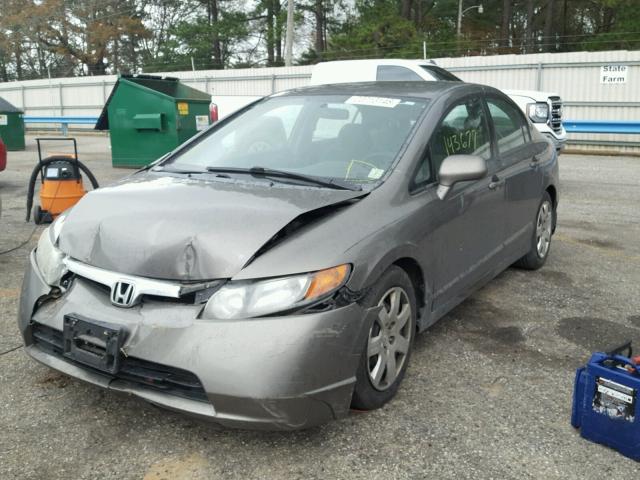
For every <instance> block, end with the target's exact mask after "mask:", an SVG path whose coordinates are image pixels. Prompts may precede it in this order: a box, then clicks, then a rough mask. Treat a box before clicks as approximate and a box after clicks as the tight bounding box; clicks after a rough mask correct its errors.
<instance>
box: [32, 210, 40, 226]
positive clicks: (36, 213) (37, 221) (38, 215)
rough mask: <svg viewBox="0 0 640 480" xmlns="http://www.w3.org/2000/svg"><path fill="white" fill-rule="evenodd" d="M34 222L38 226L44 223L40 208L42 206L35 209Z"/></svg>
mask: <svg viewBox="0 0 640 480" xmlns="http://www.w3.org/2000/svg"><path fill="white" fill-rule="evenodd" d="M33 221H34V222H35V224H36V225H40V224H41V223H42V209H41V208H40V205H36V206H35V207H33Z"/></svg>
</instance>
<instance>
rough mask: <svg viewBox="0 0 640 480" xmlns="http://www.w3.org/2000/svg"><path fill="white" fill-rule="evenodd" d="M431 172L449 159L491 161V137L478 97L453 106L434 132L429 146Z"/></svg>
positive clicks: (435, 170)
mask: <svg viewBox="0 0 640 480" xmlns="http://www.w3.org/2000/svg"><path fill="white" fill-rule="evenodd" d="M430 149H431V163H432V164H433V171H434V172H437V171H438V170H439V169H440V165H441V164H442V161H443V160H444V159H445V158H447V157H448V156H449V155H462V154H466V155H478V156H480V157H482V158H484V159H485V160H489V159H490V158H491V136H490V135H489V127H488V123H487V118H486V115H485V109H484V107H483V105H482V100H481V98H480V97H472V98H467V99H465V100H463V101H462V102H460V103H459V104H457V105H455V106H454V107H453V108H452V109H451V110H449V113H448V114H447V115H446V116H445V117H444V119H443V120H442V122H441V123H440V125H439V126H438V127H437V128H436V130H435V132H434V134H433V137H432V138H431V142H430Z"/></svg>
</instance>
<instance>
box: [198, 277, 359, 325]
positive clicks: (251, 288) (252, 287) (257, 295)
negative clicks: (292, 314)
mask: <svg viewBox="0 0 640 480" xmlns="http://www.w3.org/2000/svg"><path fill="white" fill-rule="evenodd" d="M350 270H351V269H350V267H349V265H339V266H337V267H333V268H328V269H326V270H320V271H319V272H314V273H305V274H302V275H293V276H290V277H280V278H271V279H268V280H257V281H242V282H229V283H228V284H226V285H225V286H223V287H222V288H221V289H220V290H218V291H217V292H216V293H214V294H213V295H212V296H211V298H210V299H209V301H208V302H207V304H206V306H205V308H204V311H203V312H202V317H203V318H208V319H220V320H229V319H238V318H252V317H260V316H263V315H269V314H271V313H276V312H281V311H284V310H289V309H291V308H295V307H299V306H303V305H306V304H309V303H311V302H313V301H316V300H318V299H321V298H324V297H327V296H329V295H330V294H332V293H333V292H335V291H336V290H337V289H338V288H340V287H341V286H342V285H344V284H345V282H346V280H347V277H348V276H349V272H350Z"/></svg>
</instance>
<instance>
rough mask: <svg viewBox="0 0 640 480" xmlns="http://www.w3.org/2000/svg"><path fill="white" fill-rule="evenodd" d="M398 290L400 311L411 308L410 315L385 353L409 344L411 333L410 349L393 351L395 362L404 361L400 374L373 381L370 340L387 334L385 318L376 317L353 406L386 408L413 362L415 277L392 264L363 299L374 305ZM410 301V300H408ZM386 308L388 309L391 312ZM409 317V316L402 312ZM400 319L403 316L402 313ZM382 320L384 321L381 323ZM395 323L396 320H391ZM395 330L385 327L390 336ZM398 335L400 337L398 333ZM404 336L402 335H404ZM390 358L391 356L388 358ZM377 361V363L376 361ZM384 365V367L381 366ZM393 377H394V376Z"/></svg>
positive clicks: (358, 379)
mask: <svg viewBox="0 0 640 480" xmlns="http://www.w3.org/2000/svg"><path fill="white" fill-rule="evenodd" d="M394 292H395V293H398V295H399V297H398V298H400V307H399V310H398V312H399V313H402V312H404V307H405V306H407V305H408V306H409V307H410V309H411V310H410V313H409V318H408V319H407V320H406V323H405V324H403V325H404V326H403V327H402V328H400V329H399V330H398V331H397V332H396V333H395V334H394V335H391V336H389V337H387V338H385V340H386V346H385V347H384V352H385V353H384V355H389V353H387V352H390V351H391V349H392V348H399V346H400V345H407V336H408V348H407V352H406V353H401V352H396V351H395V350H394V351H393V353H392V354H393V356H394V359H395V361H396V362H397V361H398V360H399V359H401V360H402V364H401V366H400V368H399V371H398V370H396V371H398V373H397V376H396V377H395V379H393V381H389V382H388V385H384V386H381V385H378V387H376V386H374V383H373V382H374V380H372V378H371V375H370V373H369V372H370V365H372V364H371V363H370V362H371V361H372V359H374V358H376V357H375V356H374V357H371V358H369V355H368V347H369V339H370V336H371V335H372V334H374V332H376V330H377V335H376V336H375V337H374V340H375V338H381V337H382V336H383V332H382V330H383V329H382V327H381V326H380V323H382V320H379V319H374V320H373V322H372V324H371V325H369V328H368V332H369V333H368V335H367V338H366V339H365V344H364V345H363V352H362V356H361V358H360V363H359V365H358V371H357V373H356V385H355V388H354V392H353V398H352V400H351V407H352V408H355V409H358V410H374V409H376V408H380V407H382V406H383V405H384V404H385V403H387V402H388V401H389V400H391V399H392V398H393V397H394V396H395V395H396V392H397V391H398V387H399V386H400V383H401V382H402V379H403V378H404V375H405V372H406V371H407V366H408V365H409V360H410V357H411V350H412V347H413V341H414V339H415V335H416V313H417V310H416V297H415V291H414V288H413V284H412V283H411V279H410V278H409V275H407V273H406V272H405V271H404V270H403V269H402V268H400V267H398V266H395V265H392V266H391V267H389V268H388V269H387V270H386V271H385V272H384V273H383V274H382V276H381V277H380V279H379V280H378V281H377V282H376V283H375V284H374V286H373V288H371V290H370V291H369V293H367V295H366V297H365V298H364V300H363V304H364V305H365V307H367V308H370V307H373V306H376V305H378V304H380V302H381V301H382V300H383V299H390V298H391V296H392V295H393V293H394ZM401 292H404V293H405V295H406V297H404V296H403V295H402V293H401ZM405 300H406V303H405ZM386 305H387V304H386V303H385V307H383V308H384V309H385V312H386V311H387V308H386ZM389 310H391V306H390V304H389ZM402 316H405V317H406V315H402ZM398 318H400V315H399V316H398ZM378 322H380V323H378ZM391 323H395V322H391ZM390 331H391V330H385V332H386V335H389V332H390ZM395 335H397V336H395ZM401 336H402V338H401ZM398 339H400V340H402V343H398V342H399V340H398ZM382 355H383V354H382V353H381V354H380V355H378V357H377V358H379V359H380V361H382V358H383V357H382ZM386 358H388V357H386ZM373 363H376V364H377V362H376V361H375V360H374V361H373ZM379 368H381V367H379ZM387 374H388V373H387V370H386V367H385V373H384V375H383V376H384V377H386V376H387ZM391 378H393V377H391ZM379 383H383V380H380V381H379Z"/></svg>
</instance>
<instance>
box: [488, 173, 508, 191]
mask: <svg viewBox="0 0 640 480" xmlns="http://www.w3.org/2000/svg"><path fill="white" fill-rule="evenodd" d="M502 185H504V180H500V179H499V178H498V176H497V175H494V176H493V177H491V182H489V190H495V189H496V188H498V187H500V186H502Z"/></svg>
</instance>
